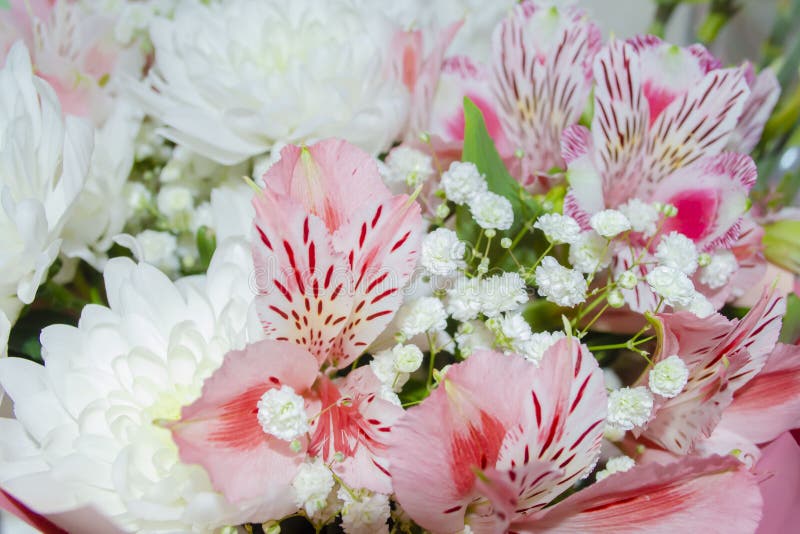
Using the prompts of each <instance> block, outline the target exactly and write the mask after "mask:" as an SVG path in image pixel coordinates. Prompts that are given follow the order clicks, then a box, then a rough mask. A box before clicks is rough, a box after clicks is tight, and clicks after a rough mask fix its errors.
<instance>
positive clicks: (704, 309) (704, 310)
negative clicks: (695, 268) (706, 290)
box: [679, 291, 717, 319]
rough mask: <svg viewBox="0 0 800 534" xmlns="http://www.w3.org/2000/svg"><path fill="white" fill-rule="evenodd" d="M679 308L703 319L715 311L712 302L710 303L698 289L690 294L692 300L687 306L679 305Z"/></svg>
mask: <svg viewBox="0 0 800 534" xmlns="http://www.w3.org/2000/svg"><path fill="white" fill-rule="evenodd" d="M679 308H680V309H685V310H687V311H689V312H690V313H693V314H694V315H696V316H698V317H699V318H701V319H704V318H706V317H708V316H709V315H711V314H713V313H714V312H715V311H717V310H716V308H714V304H712V303H711V301H710V300H708V298H706V296H705V295H703V294H702V293H700V292H699V291H695V292H694V295H692V301H691V302H690V303H689V305H688V306H685V307H683V306H679Z"/></svg>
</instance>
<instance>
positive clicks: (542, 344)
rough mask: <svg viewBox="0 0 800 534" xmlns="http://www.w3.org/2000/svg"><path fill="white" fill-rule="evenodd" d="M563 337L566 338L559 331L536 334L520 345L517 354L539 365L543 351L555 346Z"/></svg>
mask: <svg viewBox="0 0 800 534" xmlns="http://www.w3.org/2000/svg"><path fill="white" fill-rule="evenodd" d="M565 337H567V335H566V334H565V333H564V332H561V331H558V332H536V333H534V334H532V335H531V337H530V338H528V339H526V340H525V341H523V342H522V343H521V344H520V346H519V349H518V351H517V352H518V353H519V354H520V355H522V356H524V357H525V358H527V359H528V360H530V361H532V362H534V363H539V362H540V361H541V360H542V357H543V356H544V353H545V351H546V350H547V349H549V348H550V347H552V346H553V345H555V343H556V342H557V341H558V340H559V339H563V338H565Z"/></svg>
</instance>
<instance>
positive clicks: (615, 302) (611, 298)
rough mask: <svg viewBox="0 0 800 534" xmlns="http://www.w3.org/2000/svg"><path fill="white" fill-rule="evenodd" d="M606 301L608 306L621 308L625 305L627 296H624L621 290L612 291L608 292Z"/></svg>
mask: <svg viewBox="0 0 800 534" xmlns="http://www.w3.org/2000/svg"><path fill="white" fill-rule="evenodd" d="M606 301H607V302H608V305H609V306H611V307H612V308H621V307H623V306H624V305H625V296H624V295H623V294H622V291H620V290H619V289H612V290H611V291H609V292H608V295H607V296H606Z"/></svg>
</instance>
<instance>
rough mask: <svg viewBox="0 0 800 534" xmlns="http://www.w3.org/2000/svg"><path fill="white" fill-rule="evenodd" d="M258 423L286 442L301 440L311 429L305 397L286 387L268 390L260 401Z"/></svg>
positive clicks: (267, 431)
mask: <svg viewBox="0 0 800 534" xmlns="http://www.w3.org/2000/svg"><path fill="white" fill-rule="evenodd" d="M258 423H259V424H260V425H261V428H262V429H263V430H264V432H265V433H267V434H272V435H273V436H275V437H277V438H280V439H282V440H284V441H292V440H294V439H297V438H299V437H300V436H302V435H303V434H305V433H306V432H308V429H309V426H308V416H307V415H306V410H305V401H304V400H303V397H301V396H300V395H298V394H297V393H295V392H294V389H293V388H292V387H291V386H286V385H283V386H281V387H280V388H272V389H270V390H267V391H266V392H265V393H264V394H263V395H262V396H261V398H260V399H259V401H258Z"/></svg>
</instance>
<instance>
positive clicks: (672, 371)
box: [648, 354, 689, 399]
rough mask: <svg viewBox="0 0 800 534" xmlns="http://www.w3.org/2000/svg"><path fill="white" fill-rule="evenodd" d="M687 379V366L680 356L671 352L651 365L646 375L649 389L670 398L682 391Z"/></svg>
mask: <svg viewBox="0 0 800 534" xmlns="http://www.w3.org/2000/svg"><path fill="white" fill-rule="evenodd" d="M688 380H689V368H688V367H686V364H685V363H684V362H683V360H682V359H681V357H680V356H678V355H677V354H673V355H672V356H670V357H669V358H666V359H664V360H661V361H660V362H658V363H657V364H655V365H654V366H653V368H652V369H651V370H650V374H649V375H648V386H650V391H652V392H653V393H655V394H656V395H661V396H662V397H666V398H668V399H671V398H672V397H674V396H676V395H677V394H678V393H680V392H681V391H683V387H684V386H685V385H686V382H687V381H688Z"/></svg>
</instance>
